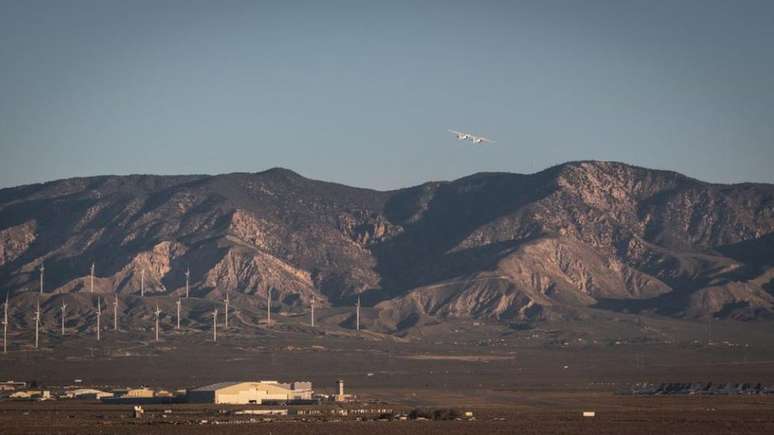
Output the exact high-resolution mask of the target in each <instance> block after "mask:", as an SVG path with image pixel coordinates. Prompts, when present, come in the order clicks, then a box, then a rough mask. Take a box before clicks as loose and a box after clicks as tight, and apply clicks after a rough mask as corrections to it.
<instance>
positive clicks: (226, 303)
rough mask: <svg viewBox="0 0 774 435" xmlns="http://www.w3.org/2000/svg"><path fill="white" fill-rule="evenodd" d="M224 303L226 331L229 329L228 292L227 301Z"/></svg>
mask: <svg viewBox="0 0 774 435" xmlns="http://www.w3.org/2000/svg"><path fill="white" fill-rule="evenodd" d="M224 303H225V305H226V307H225V308H226V329H228V291H227V292H226V299H225V301H224Z"/></svg>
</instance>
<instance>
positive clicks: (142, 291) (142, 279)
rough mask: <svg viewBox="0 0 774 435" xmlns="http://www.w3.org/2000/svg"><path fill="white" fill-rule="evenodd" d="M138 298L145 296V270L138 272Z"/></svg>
mask: <svg viewBox="0 0 774 435" xmlns="http://www.w3.org/2000/svg"><path fill="white" fill-rule="evenodd" d="M140 296H145V269H142V270H141V271H140Z"/></svg>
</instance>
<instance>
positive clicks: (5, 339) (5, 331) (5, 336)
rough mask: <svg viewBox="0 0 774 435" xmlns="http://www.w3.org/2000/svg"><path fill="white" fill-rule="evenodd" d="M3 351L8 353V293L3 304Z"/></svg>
mask: <svg viewBox="0 0 774 435" xmlns="http://www.w3.org/2000/svg"><path fill="white" fill-rule="evenodd" d="M3 353H8V293H6V294H5V303H4V304H3Z"/></svg>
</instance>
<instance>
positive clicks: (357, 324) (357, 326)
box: [355, 296, 360, 331]
mask: <svg viewBox="0 0 774 435" xmlns="http://www.w3.org/2000/svg"><path fill="white" fill-rule="evenodd" d="M355 330H356V331H360V296H358V297H357V304H355Z"/></svg>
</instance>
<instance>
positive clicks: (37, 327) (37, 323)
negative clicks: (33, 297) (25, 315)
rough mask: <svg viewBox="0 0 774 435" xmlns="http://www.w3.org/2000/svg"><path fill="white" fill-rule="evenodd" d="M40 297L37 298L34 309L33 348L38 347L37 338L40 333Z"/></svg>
mask: <svg viewBox="0 0 774 435" xmlns="http://www.w3.org/2000/svg"><path fill="white" fill-rule="evenodd" d="M39 330H40V298H38V306H37V309H36V310H35V349H37V348H38V338H39V335H40V332H39Z"/></svg>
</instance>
